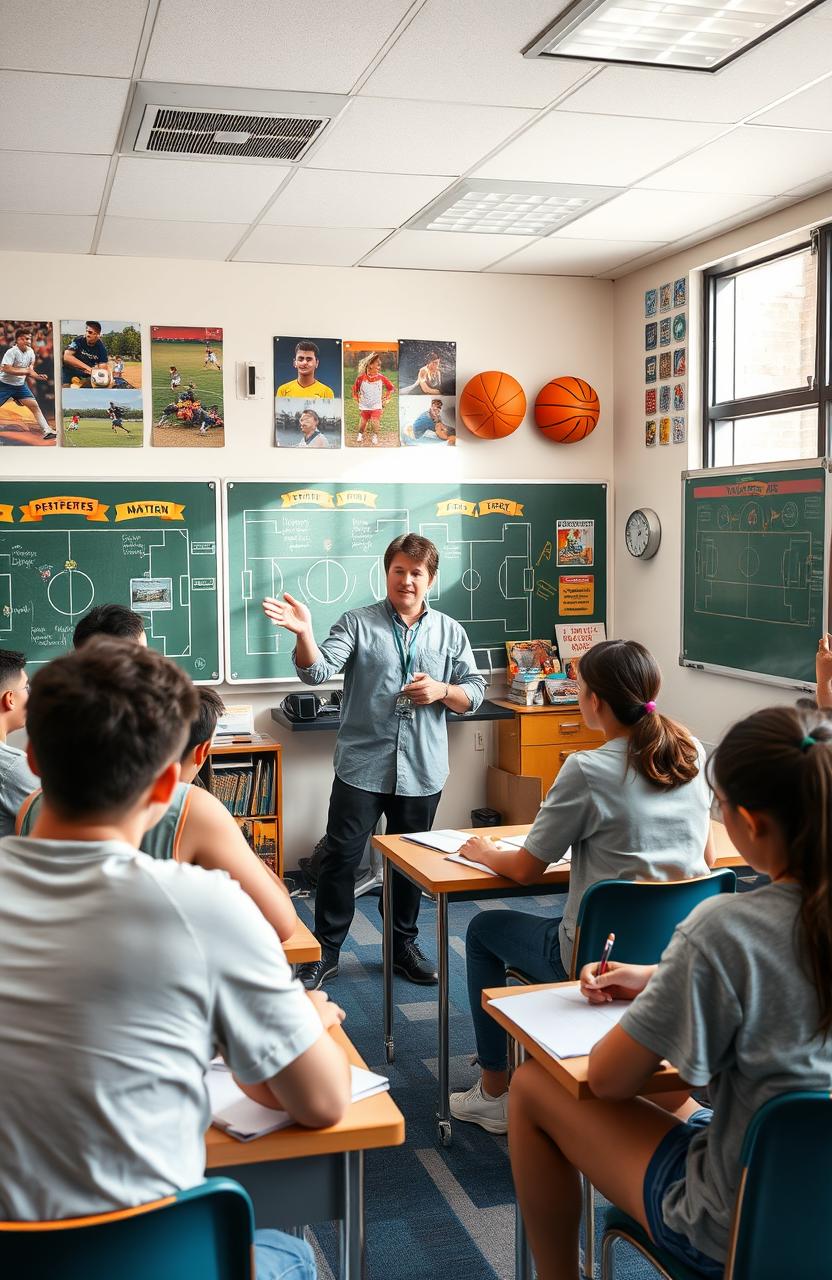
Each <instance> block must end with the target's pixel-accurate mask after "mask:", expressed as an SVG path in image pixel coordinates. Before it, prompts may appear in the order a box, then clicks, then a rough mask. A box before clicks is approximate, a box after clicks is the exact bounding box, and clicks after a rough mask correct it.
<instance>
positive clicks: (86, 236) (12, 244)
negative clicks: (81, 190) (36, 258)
mask: <svg viewBox="0 0 832 1280" xmlns="http://www.w3.org/2000/svg"><path fill="white" fill-rule="evenodd" d="M94 231H95V218H94V217H93V216H92V215H91V214H90V215H89V216H86V217H83V216H80V215H75V216H73V215H69V216H67V217H61V216H60V215H58V214H52V213H0V249H12V248H14V249H15V250H17V251H19V252H21V253H89V248H90V244H91V243H92V236H93V232H94Z"/></svg>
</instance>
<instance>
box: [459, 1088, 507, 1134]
mask: <svg viewBox="0 0 832 1280" xmlns="http://www.w3.org/2000/svg"><path fill="white" fill-rule="evenodd" d="M450 1104H451V1115H452V1116H453V1118H454V1120H465V1121H467V1123H468V1124H478V1125H479V1126H480V1128H481V1129H485V1131H486V1133H508V1090H506V1091H505V1093H504V1094H503V1095H502V1097H501V1098H489V1097H488V1096H487V1095H486V1094H484V1093H483V1091H482V1080H478V1081H477V1083H476V1084H472V1085H471V1088H470V1089H468V1090H467V1092H466V1093H452V1094H451V1097H450Z"/></svg>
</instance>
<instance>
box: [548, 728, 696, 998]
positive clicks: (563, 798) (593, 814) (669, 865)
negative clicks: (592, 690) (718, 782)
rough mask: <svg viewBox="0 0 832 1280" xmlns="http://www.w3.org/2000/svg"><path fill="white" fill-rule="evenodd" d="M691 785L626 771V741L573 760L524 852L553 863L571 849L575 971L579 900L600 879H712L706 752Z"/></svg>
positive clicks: (570, 934) (565, 933) (567, 951)
mask: <svg viewBox="0 0 832 1280" xmlns="http://www.w3.org/2000/svg"><path fill="white" fill-rule="evenodd" d="M696 747H697V750H698V752H699V773H698V774H697V775H696V777H695V778H693V779H692V781H690V782H686V783H685V784H684V785H683V786H681V787H673V788H672V789H671V790H666V789H665V790H662V789H660V788H659V787H655V786H653V785H652V783H650V782H648V781H647V779H646V778H645V777H643V776H642V774H640V773H637V772H636V771H635V769H633V768H630V767H628V764H627V739H626V738H613V739H612V740H611V741H610V742H605V743H604V744H603V745H602V746H600V747H597V748H596V750H594V751H576V752H575V754H574V755H571V756H569V757H568V758H567V760H566V762H565V763H564V766H563V768H562V769H561V771H560V773H559V774H558V776H557V777H556V778H555V781H554V783H553V785H552V787H551V789H550V791H549V794H548V795H547V796H546V799H545V800H544V801H543V804H542V805H541V807H540V812H539V813H538V815H537V817H536V818H535V820H534V823H533V824H532V827H531V830H530V831H529V834H528V836H527V837H526V843H525V847H526V848H527V849H528V851H529V853H533V854H534V856H535V857H536V858H540V859H541V861H542V862H555V861H556V860H557V859H558V858H559V857H560V856H561V855H562V854H564V853H565V852H566V850H567V849H568V848H569V846H570V845H571V846H572V867H571V870H570V873H569V896H568V897H567V899H566V908H565V910H564V913H563V920H562V921H561V926H560V954H561V960H562V962H563V967H564V969H565V970H566V972H567V973H568V972H569V966H570V964H571V963H572V948H573V945H574V942H575V921H576V920H577V917H578V908H579V906H580V905H581V898H582V897H583V896H584V893H585V892H586V890H587V889H588V888H589V886H590V885H592V884H595V883H596V882H597V881H598V880H686V879H688V878H689V877H691V876H704V875H707V874H708V865H707V863H706V862H705V844H706V843H707V839H708V831H709V823H710V805H711V792H710V788H709V787H708V784H707V782H706V780H705V752H704V749H703V747H702V744H701V743H699V742H697V743H696Z"/></svg>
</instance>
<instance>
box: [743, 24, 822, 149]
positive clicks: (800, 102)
mask: <svg viewBox="0 0 832 1280" xmlns="http://www.w3.org/2000/svg"><path fill="white" fill-rule="evenodd" d="M831 34H832V33H831ZM830 122H832V76H827V77H826V79H825V80H821V81H819V83H818V84H816V85H813V86H812V87H811V89H803V90H802V92H801V93H796V94H795V95H794V97H793V98H789V99H788V100H787V101H786V102H781V103H780V106H779V107H772V108H771V110H769V111H764V112H762V114H761V115H758V116H755V117H754V124H765V125H771V124H779V125H786V126H787V127H788V128H790V129H828V128H830Z"/></svg>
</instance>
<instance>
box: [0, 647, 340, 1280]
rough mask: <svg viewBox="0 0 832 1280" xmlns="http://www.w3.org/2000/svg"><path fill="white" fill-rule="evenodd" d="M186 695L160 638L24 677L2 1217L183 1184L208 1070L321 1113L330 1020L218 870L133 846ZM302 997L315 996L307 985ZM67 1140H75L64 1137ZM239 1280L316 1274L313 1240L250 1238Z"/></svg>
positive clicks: (333, 1014)
mask: <svg viewBox="0 0 832 1280" xmlns="http://www.w3.org/2000/svg"><path fill="white" fill-rule="evenodd" d="M196 707H197V698H196V691H195V690H194V688H193V685H192V684H191V682H190V680H189V679H188V678H187V676H186V675H185V674H184V673H183V672H181V671H180V670H179V669H178V668H177V667H176V666H175V665H174V663H172V662H171V661H170V660H169V659H167V658H165V657H163V656H162V655H161V654H160V653H157V652H155V651H154V650H152V649H147V648H145V647H143V646H140V645H136V644H131V643H129V642H125V641H123V640H111V639H109V638H105V637H95V638H93V639H92V640H90V641H88V643H87V644H85V645H84V647H83V648H82V649H78V650H75V651H74V652H72V653H68V654H65V655H64V656H63V657H61V658H57V659H56V660H55V661H54V662H51V663H49V664H48V665H47V666H45V667H43V668H42V669H41V670H40V671H39V672H38V674H37V675H36V676H35V678H34V680H33V682H32V693H31V699H30V703H29V723H28V729H29V759H30V763H31V764H32V766H33V768H36V769H37V770H38V772H39V773H40V776H41V780H42V784H43V796H44V799H43V806H42V809H41V812H40V814H39V816H38V820H37V823H36V824H35V827H34V835H33V836H32V837H31V838H28V839H27V838H22V837H17V836H8V837H6V838H5V839H3V840H2V841H0V1022H1V1023H2V1026H3V1028H4V1031H3V1036H2V1038H0V1095H2V1097H3V1099H4V1103H5V1109H4V1123H3V1125H2V1126H0V1218H2V1219H6V1220H12V1221H31V1220H36V1219H57V1218H71V1217H77V1216H81V1215H84V1214H91V1213H100V1212H106V1211H109V1210H116V1209H120V1208H126V1207H130V1206H133V1205H139V1204H145V1203H148V1202H149V1201H152V1200H156V1199H158V1198H160V1197H163V1196H166V1195H170V1194H172V1193H174V1192H176V1191H178V1190H180V1189H182V1188H185V1187H188V1186H193V1185H196V1184H198V1183H200V1182H201V1181H202V1180H203V1176H204V1166H205V1146H204V1138H203V1134H204V1131H205V1127H206V1125H207V1123H208V1120H209V1115H210V1112H209V1106H208V1098H207V1093H206V1088H205V1072H206V1069H207V1066H208V1063H209V1061H210V1059H211V1058H212V1057H213V1056H214V1054H216V1053H221V1054H222V1055H223V1057H224V1058H225V1060H226V1062H227V1063H228V1066H229V1067H230V1068H231V1070H232V1071H233V1072H234V1074H235V1076H236V1078H237V1080H238V1082H239V1083H240V1085H241V1087H242V1088H243V1089H244V1090H245V1092H246V1093H247V1094H249V1096H251V1097H253V1098H255V1099H256V1100H257V1101H258V1102H262V1103H264V1104H265V1105H267V1106H273V1107H276V1108H277V1107H283V1108H285V1109H286V1110H287V1111H289V1112H290V1114H291V1115H292V1116H293V1117H294V1118H295V1120H296V1121H297V1122H299V1123H301V1124H305V1125H308V1126H310V1127H312V1128H317V1127H320V1126H325V1125H331V1124H334V1123H336V1122H337V1121H338V1120H339V1119H340V1117H341V1115H342V1114H343V1112H344V1109H345V1107H346V1106H347V1103H348V1101H349V1095H350V1073H349V1064H348V1062H347V1059H346V1055H345V1054H344V1052H343V1050H342V1049H341V1048H340V1047H339V1046H338V1045H337V1044H336V1043H335V1041H334V1040H333V1039H332V1038H331V1037H330V1036H329V1035H326V1034H325V1031H326V1029H327V1028H328V1027H330V1026H333V1025H335V1023H337V1022H339V1021H341V1019H342V1017H343V1014H342V1012H341V1011H340V1010H339V1009H337V1007H336V1006H334V1005H332V1004H329V1003H327V1002H325V1001H323V1000H322V999H320V998H318V999H310V996H309V995H308V994H307V993H306V992H304V990H303V988H302V987H301V985H300V983H298V982H297V981H296V980H295V979H293V978H292V975H291V971H290V969H289V966H288V964H287V963H286V959H285V956H284V955H283V950H282V948H281V945H280V942H279V941H278V939H277V937H276V935H275V933H274V931H273V930H272V929H271V928H270V926H269V925H268V924H267V923H266V921H265V920H264V919H263V917H262V915H261V914H260V912H259V911H258V909H257V907H256V906H255V905H254V903H253V902H251V901H250V900H249V899H248V897H247V896H246V894H244V893H243V892H242V890H241V889H240V887H239V886H238V885H236V884H235V883H233V881H231V880H229V878H228V877H227V876H226V875H224V874H221V873H217V872H214V871H204V870H203V869H202V868H199V867H193V866H183V865H180V864H179V863H177V862H174V861H167V862H157V861H154V860H153V859H152V858H149V857H147V856H146V855H145V854H142V853H139V852H138V851H137V846H138V843H139V841H140V839H141V837H142V834H143V832H144V831H145V830H146V829H147V828H148V827H149V826H151V825H152V824H153V823H154V822H155V821H156V820H157V819H158V817H159V815H160V812H163V811H164V809H165V808H166V806H167V805H168V803H169V801H170V798H171V796H172V794H173V792H174V790H175V787H176V784H177V781H178V779H179V772H180V764H179V759H180V756H181V754H182V749H183V746H184V744H185V739H186V735H187V726H188V725H189V723H190V722H191V721H192V720H193V718H194V714H195V711H196ZM316 995H318V997H320V993H316ZM79 1135H81V1136H82V1139H83V1140H79ZM255 1254H256V1263H257V1277H258V1280H280V1278H281V1277H287V1276H289V1275H291V1276H292V1280H313V1278H314V1275H315V1266H314V1259H313V1256H312V1252H311V1250H310V1249H309V1247H308V1245H306V1244H305V1242H304V1241H301V1240H297V1239H295V1238H293V1237H289V1236H286V1235H284V1234H283V1233H282V1232H278V1231H265V1232H263V1231H258V1232H257V1233H256V1238H255Z"/></svg>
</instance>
